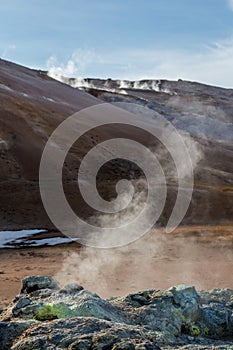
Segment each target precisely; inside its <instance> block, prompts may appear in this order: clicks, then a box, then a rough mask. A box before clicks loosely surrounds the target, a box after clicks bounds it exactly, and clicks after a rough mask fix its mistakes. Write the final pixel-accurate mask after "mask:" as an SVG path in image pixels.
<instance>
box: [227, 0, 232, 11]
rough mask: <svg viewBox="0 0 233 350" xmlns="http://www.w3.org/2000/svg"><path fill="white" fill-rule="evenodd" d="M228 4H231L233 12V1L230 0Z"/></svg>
mask: <svg viewBox="0 0 233 350" xmlns="http://www.w3.org/2000/svg"><path fill="white" fill-rule="evenodd" d="M228 4H229V6H230V8H231V10H232V11H233V0H228Z"/></svg>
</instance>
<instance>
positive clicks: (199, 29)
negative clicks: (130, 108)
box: [0, 0, 233, 87]
mask: <svg viewBox="0 0 233 350" xmlns="http://www.w3.org/2000/svg"><path fill="white" fill-rule="evenodd" d="M0 11H1V21H0V55H1V57H2V58H5V59H8V60H11V61H14V62H17V63H20V64H23V65H26V66H29V67H35V68H42V69H49V70H50V71H51V72H52V73H53V74H64V75H68V76H81V77H103V78H108V77H111V78H119V79H132V80H135V79H143V78H167V79H177V78H183V79H187V80H197V81H202V82H206V83H210V84H214V85H221V86H226V87H233V0H114V1H113V0H56V1H51V0H30V1H28V0H9V1H7V2H3V1H2V2H1V4H0Z"/></svg>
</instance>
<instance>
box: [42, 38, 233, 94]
mask: <svg viewBox="0 0 233 350" xmlns="http://www.w3.org/2000/svg"><path fill="white" fill-rule="evenodd" d="M47 68H48V69H49V71H50V72H52V73H55V74H57V75H64V76H69V77H71V76H72V77H98V78H113V79H114V78H115V79H116V78H119V79H129V80H138V79H175V80H176V79H179V78H181V79H185V80H194V81H199V82H203V83H207V84H212V85H218V86H224V87H232V88H233V38H229V39H226V40H224V41H220V42H216V43H214V44H213V45H211V46H207V47H202V48H201V50H199V51H195V52H191V51H188V50H145V49H135V50H122V51H115V52H103V53H101V54H99V53H98V54H97V53H96V52H94V51H84V50H78V51H76V52H75V53H74V54H73V55H72V56H71V58H70V59H69V60H68V62H67V63H66V64H59V63H58V62H57V60H56V59H55V58H54V57H52V58H50V59H49V61H48V63H47ZM53 76H54V74H53Z"/></svg>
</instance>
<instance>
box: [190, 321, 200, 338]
mask: <svg viewBox="0 0 233 350" xmlns="http://www.w3.org/2000/svg"><path fill="white" fill-rule="evenodd" d="M190 333H191V334H192V335H193V336H195V337H198V336H199V335H200V333H201V331H200V328H199V327H198V326H197V325H195V324H193V325H191V326H190Z"/></svg>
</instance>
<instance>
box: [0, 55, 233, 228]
mask: <svg viewBox="0 0 233 350" xmlns="http://www.w3.org/2000/svg"><path fill="white" fill-rule="evenodd" d="M61 80H62V81H63V82H64V83H66V84H64V83H61V82H58V81H56V80H54V79H52V78H51V77H49V76H48V75H47V73H46V72H43V71H36V70H31V69H28V68H25V67H22V66H19V65H16V64H13V63H10V62H7V61H4V60H0V196H1V207H0V218H1V220H0V228H1V229H10V228H11V229H19V228H35V227H36V228H53V225H52V224H51V222H50V220H49V219H48V217H47V215H46V213H45V211H44V209H43V205H42V202H41V199H40V194H39V186H38V170H39V162H40V158H41V154H42V152H43V149H44V146H45V143H46V141H47V139H48V137H49V135H50V134H51V133H52V131H53V130H54V129H55V128H56V127H57V126H58V125H59V124H60V123H61V122H62V121H63V120H65V119H66V118H67V117H68V116H69V115H71V114H73V113H74V112H77V111H79V110H80V109H82V108H85V107H88V106H92V105H95V104H98V103H102V102H103V101H104V102H110V103H112V102H116V101H121V102H124V103H125V102H127V103H131V104H132V103H133V104H134V105H135V104H136V105H138V106H146V107H148V108H149V110H150V113H151V114H150V113H149V114H148V118H153V113H154V112H159V113H160V114H162V115H163V116H164V117H165V118H167V120H169V121H171V123H173V125H175V126H176V127H177V129H178V130H180V131H183V132H185V134H186V135H190V136H191V140H192V142H195V145H197V147H198V150H199V151H200V154H201V157H200V159H199V158H198V162H196V163H197V164H196V168H195V191H194V195H193V200H192V203H191V206H190V208H189V211H188V213H187V216H186V218H185V220H184V223H186V224H207V223H208V224H215V223H218V224H219V223H225V224H228V223H232V217H233V215H232V214H233V212H232V207H233V206H232V204H233V175H232V174H233V162H232V160H233V142H232V141H233V129H232V120H233V90H230V89H228V90H227V89H222V88H217V87H209V86H206V85H202V84H198V83H190V82H183V81H178V82H169V81H142V82H122V81H112V80H107V81H104V80H94V79H86V80H82V81H80V80H78V81H77V80H75V79H67V78H62V79H61ZM67 83H68V84H70V85H71V86H68V85H67ZM76 86H78V88H73V87H76ZM83 90H85V91H83ZM125 108H129V107H128V105H125ZM114 137H126V138H133V139H136V140H138V141H139V142H141V143H144V144H145V145H146V146H151V145H153V147H154V149H155V151H156V152H157V153H158V154H159V157H160V159H161V163H166V161H167V154H166V153H164V152H163V151H162V150H161V148H160V146H159V145H158V143H156V142H154V141H153V142H152V141H151V140H150V139H149V138H148V135H146V134H145V132H143V131H141V130H135V129H133V130H132V129H130V128H127V127H125V128H122V127H120V126H118V125H115V126H111V127H109V126H106V127H104V128H101V129H96V130H93V131H92V132H90V133H89V134H88V135H84V136H83V137H82V139H81V140H80V141H79V142H78V143H77V144H75V145H74V147H73V148H72V150H71V152H70V154H69V156H68V157H67V159H66V162H65V166H64V174H63V175H64V189H65V193H66V195H67V197H68V200H69V202H70V205H71V206H72V208H73V209H74V211H75V212H76V213H77V214H79V215H80V216H82V217H87V216H92V215H96V213H95V211H93V210H91V208H89V207H88V206H87V205H85V203H84V201H83V199H82V197H81V195H80V193H79V192H78V189H77V181H76V179H77V171H78V167H79V164H80V161H81V159H82V157H83V155H84V154H85V153H86V152H87V151H88V150H89V149H91V147H93V145H95V144H97V143H98V142H100V141H103V140H106V139H109V138H114ZM131 172H132V174H131ZM142 175H143V174H142V173H141V172H140V169H138V168H137V167H134V166H133V165H132V164H131V165H129V164H127V162H124V161H123V160H118V161H117V162H116V163H109V164H107V165H106V166H105V167H103V169H101V171H100V172H99V174H98V180H99V184H98V185H97V186H98V189H99V191H100V193H101V195H103V196H104V197H105V198H106V199H111V198H112V197H113V196H114V195H115V193H116V192H115V183H116V181H117V179H119V178H122V177H128V178H130V179H131V178H139V177H141V176H142ZM168 175H169V174H168ZM170 180H171V179H170ZM170 180H169V176H168V185H169V193H168V200H167V202H166V206H165V210H164V212H163V215H162V217H161V220H160V223H161V224H165V223H166V221H167V218H168V217H169V214H170V212H171V209H172V207H173V205H174V201H175V198H176V194H177V184H176V183H175V182H174V181H170ZM169 181H170V182H169Z"/></svg>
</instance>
